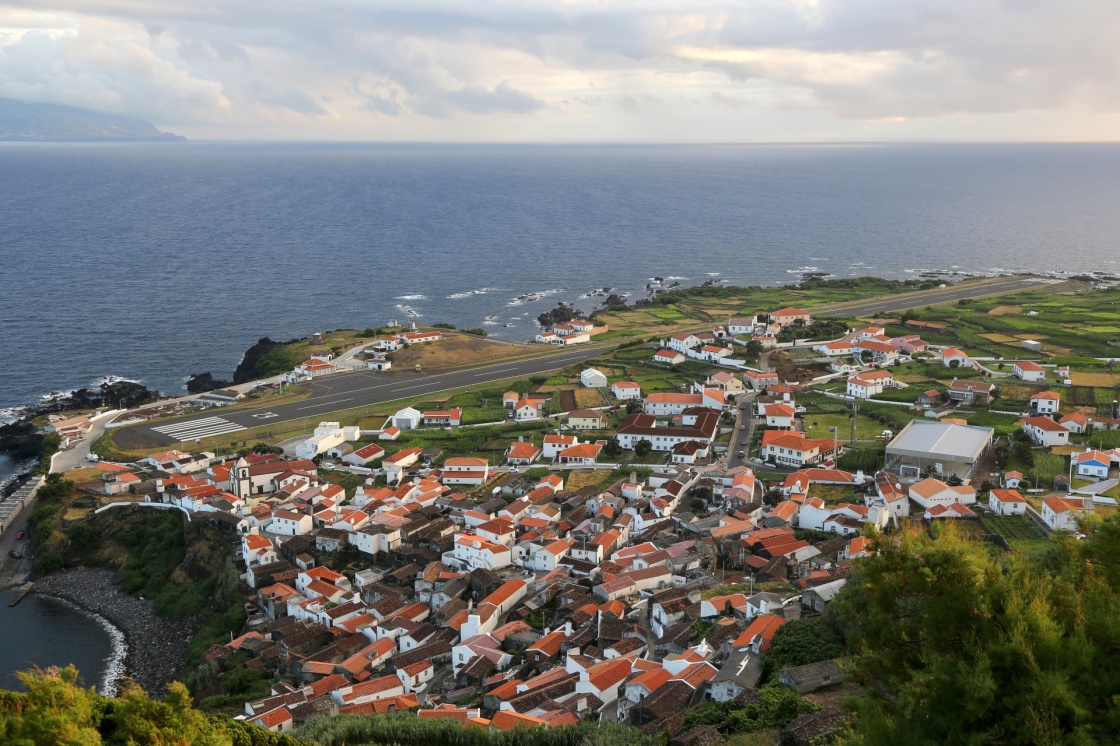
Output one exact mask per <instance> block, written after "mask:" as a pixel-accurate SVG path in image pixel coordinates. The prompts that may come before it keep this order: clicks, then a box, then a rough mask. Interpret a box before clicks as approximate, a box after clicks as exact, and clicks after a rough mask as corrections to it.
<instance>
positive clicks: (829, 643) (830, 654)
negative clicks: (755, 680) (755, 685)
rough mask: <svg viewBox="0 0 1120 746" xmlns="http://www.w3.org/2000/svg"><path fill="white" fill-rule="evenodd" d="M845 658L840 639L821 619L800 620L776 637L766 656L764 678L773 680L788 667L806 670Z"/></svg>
mask: <svg viewBox="0 0 1120 746" xmlns="http://www.w3.org/2000/svg"><path fill="white" fill-rule="evenodd" d="M843 654H844V648H843V646H842V645H841V644H840V638H838V637H837V636H836V634H835V633H833V631H832V630H830V629H829V628H828V627H826V626H825V625H824V624H822V623H821V622H820V620H819V619H796V620H794V621H792V622H788V623H786V624H784V625H782V626H781V627H779V628H778V631H777V632H775V633H774V637H773V639H772V640H771V641H770V649H769V650H767V651H766V653H764V654H763V656H762V676H763V678H765V679H769V678H770V677H772V676H774V675H776V674H777V673H778V672H779V671H781V670H782V669H783V668H786V667H787V666H804V665H806V664H808V663H817V662H819V661H827V660H832V659H833V658H838V657H840V656H841V655H843Z"/></svg>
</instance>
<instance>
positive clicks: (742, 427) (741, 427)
mask: <svg viewBox="0 0 1120 746" xmlns="http://www.w3.org/2000/svg"><path fill="white" fill-rule="evenodd" d="M746 429H747V426H746V425H739V430H740V431H742V430H746Z"/></svg>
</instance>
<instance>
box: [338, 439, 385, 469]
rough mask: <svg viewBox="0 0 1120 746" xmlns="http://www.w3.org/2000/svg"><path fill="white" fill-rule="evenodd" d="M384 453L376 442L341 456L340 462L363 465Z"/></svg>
mask: <svg viewBox="0 0 1120 746" xmlns="http://www.w3.org/2000/svg"><path fill="white" fill-rule="evenodd" d="M384 455H385V449H384V448H382V447H381V446H379V445H377V444H376V443H370V444H369V445H368V446H362V447H361V448H359V449H358V450H356V451H354V452H352V453H348V454H346V455H345V456H343V457H342V462H343V463H345V464H350V465H351V466H365V465H366V464H368V463H369V462H371V461H376V460H377V459H379V458H381V457H382V456H384Z"/></svg>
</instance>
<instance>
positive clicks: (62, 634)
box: [0, 590, 124, 693]
mask: <svg viewBox="0 0 1120 746" xmlns="http://www.w3.org/2000/svg"><path fill="white" fill-rule="evenodd" d="M17 594H18V591H16V590H6V591H3V592H2V593H0V623H2V624H3V625H4V644H3V645H0V689H18V690H22V689H23V685H22V684H21V683H20V682H19V679H17V678H16V675H15V674H16V672H17V671H27V670H30V669H31V668H33V667H35V666H38V667H40V668H47V667H48V666H60V667H61V666H66V665H69V664H71V663H73V664H74V665H75V666H76V667H77V669H78V671H79V673H80V674H81V676H82V680H83V681H84V682H85V685H86V686H87V687H89V686H95V687H97V689H98V691H100V692H102V693H112V692H114V691H115V688H116V675H117V674H118V673H119V671H120V666H121V665H122V663H123V657H124V638H123V636H122V635H121V633H120V632H119V631H117V630H116V629H115V628H113V627H111V626H110V625H109V624H108V623H107V622H105V621H104V620H101V619H99V618H98V617H95V616H92V615H89V614H86V613H85V612H83V611H79V610H78V609H77V608H76V607H74V606H72V605H70V604H68V603H66V602H65V601H58V600H56V599H53V598H46V597H43V596H39V595H37V594H35V593H32V594H31V595H30V596H28V597H27V598H25V599H24V600H23V601H21V602H20V603H19V605H17V606H15V607H9V606H8V604H9V603H11V601H12V600H13V599H14V598H15V597H16V595H17ZM110 672H112V673H110Z"/></svg>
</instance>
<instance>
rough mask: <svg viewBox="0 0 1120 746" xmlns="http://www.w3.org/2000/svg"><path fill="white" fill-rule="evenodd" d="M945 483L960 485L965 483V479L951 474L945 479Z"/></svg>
mask: <svg viewBox="0 0 1120 746" xmlns="http://www.w3.org/2000/svg"><path fill="white" fill-rule="evenodd" d="M945 484H947V485H949V486H950V487H960V486H961V485H962V484H964V480H963V479H961V478H960V477H958V476H957V475H956V474H950V475H949V478H948V479H946V480H945Z"/></svg>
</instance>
